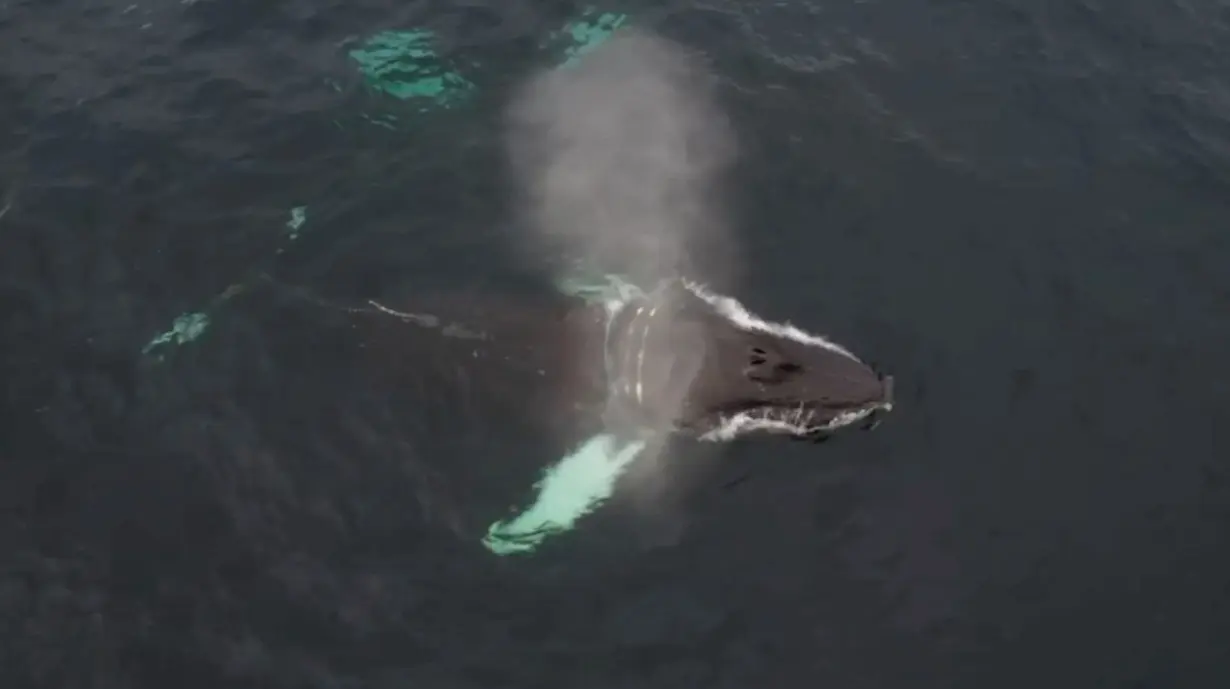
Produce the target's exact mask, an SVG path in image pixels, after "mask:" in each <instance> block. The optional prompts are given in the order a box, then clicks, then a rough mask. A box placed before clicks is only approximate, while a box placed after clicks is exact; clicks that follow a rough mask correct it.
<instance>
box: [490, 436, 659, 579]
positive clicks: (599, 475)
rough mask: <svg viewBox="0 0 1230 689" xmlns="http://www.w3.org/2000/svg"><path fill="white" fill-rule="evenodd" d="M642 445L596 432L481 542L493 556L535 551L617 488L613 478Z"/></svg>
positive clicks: (557, 464) (537, 484) (543, 479)
mask: <svg viewBox="0 0 1230 689" xmlns="http://www.w3.org/2000/svg"><path fill="white" fill-rule="evenodd" d="M644 448H645V441H643V440H634V441H632V442H626V441H621V440H619V439H617V438H616V437H615V436H613V435H611V434H609V433H600V434H598V435H596V436H594V437H592V438H590V439H589V440H588V441H586V442H585V443H583V444H582V445H581V446H580V447H578V448H577V449H576V450H575V451H574V452H572V453H570V454H568V455H565V456H564V457H563V458H561V459H560V460H559V461H558V462H556V463H555V464H553V465H552V466H550V467H549V468H548V469H547V470H546V472H545V473H544V475H543V478H542V480H541V481H539V482H538V483H536V484H534V489H535V490H536V491H537V492H538V495H537V498H536V499H535V500H534V504H533V505H531V506H530V508H529V509H527V510H525V511H524V512H522V513H520V514H518V515H517V516H516V517H514V518H512V519H510V520H507V521H498V522H496V523H494V524H492V525H491V526H490V527H489V528H488V529H487V535H486V536H485V537H484V538H483V545H485V546H486V547H487V549H488V550H490V551H491V552H493V553H495V554H496V555H509V554H513V553H525V552H530V551H533V550H534V549H535V548H537V547H538V546H539V545H541V544H542V542H543V541H544V540H546V539H547V538H550V537H551V536H553V535H555V534H558V533H562V532H564V531H568V530H570V529H572V528H573V527H574V526H576V523H577V520H579V519H581V518H582V517H584V516H585V515H587V514H589V513H591V512H593V511H594V510H595V509H597V508H598V507H600V506H601V505H602V504H603V503H604V502H606V501H607V499H609V498H610V497H611V494H612V493H613V492H615V482H616V481H617V480H618V479H619V477H620V475H622V474H623V472H624V470H625V469H627V468H628V465H629V464H631V463H632V460H634V459H636V456H637V455H638V454H640V451H641V450H642V449H644Z"/></svg>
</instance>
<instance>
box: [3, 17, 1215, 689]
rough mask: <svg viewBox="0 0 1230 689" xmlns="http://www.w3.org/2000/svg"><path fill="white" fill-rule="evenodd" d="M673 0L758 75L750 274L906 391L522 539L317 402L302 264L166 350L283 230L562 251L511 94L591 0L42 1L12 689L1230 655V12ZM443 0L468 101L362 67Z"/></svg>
mask: <svg viewBox="0 0 1230 689" xmlns="http://www.w3.org/2000/svg"><path fill="white" fill-rule="evenodd" d="M668 5H669V6H668V7H665V8H661V7H659V8H657V9H654V10H652V11H649V12H644V11H641V10H639V9H637V8H635V7H629V8H628V10H629V11H630V12H631V14H632V15H633V16H634V17H638V21H640V22H641V23H643V24H646V25H649V26H653V27H655V28H656V29H658V30H659V31H661V32H663V33H665V34H666V35H669V36H672V37H674V38H676V39H677V40H679V41H681V42H683V43H686V44H687V45H690V46H692V47H694V48H697V49H699V50H702V51H703V52H705V53H706V54H707V55H708V56H709V58H710V59H711V60H712V61H713V65H714V70H715V71H716V72H717V73H718V74H719V75H721V77H722V79H723V83H724V88H723V91H722V97H723V102H724V105H725V106H726V107H727V109H728V111H729V112H730V113H732V116H733V118H734V122H735V124H736V128H737V130H738V132H739V137H740V140H741V144H742V158H741V163H740V167H739V169H738V173H737V175H738V177H737V180H738V187H739V193H738V194H737V197H738V198H737V203H736V204H735V205H736V207H737V209H738V218H737V220H738V225H739V227H740V230H741V233H742V236H743V242H744V244H745V255H744V256H743V260H742V264H743V272H744V276H743V282H742V284H743V288H742V290H743V291H742V292H741V293H740V295H739V296H740V297H741V298H742V299H744V300H745V301H746V302H747V303H748V304H749V305H751V306H752V307H753V308H755V309H756V310H758V311H760V312H763V313H764V314H765V315H767V316H770V317H777V318H786V317H789V318H792V319H794V320H796V321H798V322H799V323H800V324H802V325H805V326H808V327H811V328H814V329H819V330H824V331H826V332H829V333H832V334H834V335H835V336H837V337H838V339H839V340H841V341H843V342H847V343H849V344H851V345H852V346H853V347H854V348H855V349H856V350H857V351H860V352H864V353H866V354H867V355H868V356H870V357H871V358H874V359H877V360H879V361H881V362H883V364H884V365H885V367H886V368H889V369H891V370H892V371H893V372H894V373H895V374H896V375H897V378H898V380H899V386H900V397H901V399H900V404H899V406H898V409H897V411H895V412H894V414H893V415H892V416H891V418H889V419H888V420H887V421H886V423H884V424H883V425H882V427H881V428H879V429H877V430H876V431H875V432H874V433H871V434H854V435H851V436H849V437H845V438H842V439H840V440H836V441H834V442H832V443H829V444H826V445H823V446H820V447H811V446H797V445H796V444H793V443H788V444H785V445H781V444H774V443H765V444H759V443H748V444H746V445H740V446H738V447H731V448H729V449H728V451H727V452H726V457H725V460H724V462H725V463H726V464H728V465H729V466H730V467H731V468H732V470H738V468H740V467H754V468H755V469H756V470H755V471H754V472H753V473H752V476H751V478H749V479H748V480H746V481H743V482H742V483H739V484H738V485H737V486H736V487H734V488H731V489H729V490H718V489H713V488H709V489H704V488H702V489H698V490H696V491H695V492H694V494H693V495H691V496H690V497H689V499H688V500H687V506H686V508H683V509H681V510H680V513H681V514H682V516H679V517H677V518H676V520H677V521H679V522H681V523H684V524H686V526H685V528H683V529H681V531H680V534H679V535H678V536H677V537H676V538H674V539H673V540H672V541H671V544H670V545H669V546H662V547H657V548H652V549H632V550H633V552H631V553H630V554H621V555H619V556H618V557H616V556H610V555H609V554H608V555H607V556H604V557H599V556H595V557H594V558H592V559H591V558H589V557H588V556H586V557H579V556H578V557H567V556H566V552H567V550H568V548H569V547H570V546H569V545H568V543H564V544H563V545H561V551H562V552H564V553H565V555H562V556H559V557H557V558H555V559H553V560H551V562H550V563H549V564H537V565H522V564H516V563H510V562H508V561H502V560H498V559H496V558H492V557H491V556H490V555H489V554H486V553H484V552H481V551H479V550H478V549H477V548H475V547H473V544H471V543H466V542H464V541H462V540H461V539H457V538H455V537H453V536H452V534H450V533H449V530H448V529H447V528H432V527H430V526H427V525H426V523H425V520H424V519H422V518H420V517H421V515H422V514H424V513H427V512H432V511H433V510H434V511H435V513H440V512H445V513H446V512H447V511H448V510H447V506H444V507H440V506H438V505H437V506H433V505H431V504H428V503H430V502H431V500H432V499H433V498H432V496H433V495H434V493H433V492H432V490H431V489H430V484H431V481H432V478H431V477H430V476H423V475H416V476H407V475H406V472H405V468H404V467H403V466H401V465H400V464H399V463H398V461H397V460H396V454H395V453H392V452H390V451H389V448H388V447H387V446H385V445H383V444H382V443H383V440H382V436H381V435H380V433H381V430H380V429H382V428H387V427H388V425H389V424H390V423H396V420H388V419H386V420H384V421H382V422H381V421H373V422H371V423H370V424H369V425H366V426H363V427H361V428H360V427H354V428H351V429H350V431H349V432H343V431H338V430H337V429H333V431H331V432H330V433H329V434H328V435H326V434H325V433H324V431H323V430H318V429H322V428H324V427H325V426H326V425H328V422H329V421H330V420H331V418H330V417H331V415H333V414H335V413H336V408H335V407H334V406H331V405H332V404H333V403H336V402H337V401H338V400H334V399H330V393H329V390H331V389H332V388H331V387H330V386H331V385H333V384H335V383H337V382H338V380H339V379H341V378H343V377H345V375H346V372H345V371H344V370H343V369H341V368H339V366H340V365H337V364H335V363H334V361H333V360H332V359H331V358H330V353H329V351H328V348H327V347H323V346H322V345H321V344H320V342H317V341H315V340H313V338H312V335H311V333H309V332H298V331H293V332H292V331H290V330H288V326H286V325H285V323H284V322H282V321H279V320H278V318H277V316H276V314H275V313H274V309H273V308H272V307H271V306H270V304H272V303H273V302H274V301H276V300H275V299H273V298H272V297H269V296H268V295H267V294H265V293H264V292H260V291H259V290H253V291H254V294H253V296H252V297H251V299H250V300H248V301H244V300H243V299H237V300H236V301H235V303H234V305H233V308H232V306H231V305H229V304H228V305H227V307H226V308H224V309H222V310H221V311H220V314H219V315H218V317H217V318H216V319H215V323H214V325H213V327H212V329H211V330H210V332H209V333H208V335H207V336H205V337H203V338H202V339H201V340H199V341H197V342H195V343H192V344H191V345H189V346H186V347H184V348H182V350H181V352H180V353H179V354H178V355H177V357H176V358H175V359H174V361H171V362H165V363H164V364H161V365H159V364H155V363H152V362H151V361H150V360H149V358H148V357H142V356H141V355H140V351H141V348H142V346H144V344H145V343H146V342H148V341H149V339H150V338H151V337H153V336H154V335H155V334H156V333H158V332H160V331H162V330H164V329H165V328H166V327H167V323H168V322H169V321H170V320H171V319H173V318H174V317H175V316H176V315H177V314H179V313H182V312H185V311H191V310H194V309H198V308H201V305H202V304H205V303H207V302H209V300H210V299H211V298H212V297H213V296H214V295H217V294H218V293H219V292H222V291H223V290H224V289H226V287H227V286H228V285H231V284H233V283H235V282H236V281H237V280H240V279H242V278H243V276H245V275H247V274H249V273H250V271H252V270H254V269H255V270H263V271H266V272H268V273H269V274H271V275H273V276H275V277H276V279H277V280H278V281H279V283H281V284H291V285H298V286H305V287H307V288H310V289H311V290H312V291H313V293H316V294H321V295H328V296H330V297H336V298H354V297H370V296H379V295H382V294H386V293H390V292H391V291H395V290H405V289H419V288H424V287H426V286H431V287H439V286H449V285H453V286H456V285H463V286H466V287H475V286H480V287H485V288H489V289H493V290H498V289H503V288H504V287H505V286H511V285H514V284H519V281H521V280H523V279H524V276H522V275H520V274H519V273H518V271H517V270H514V269H512V268H511V267H510V266H509V263H508V260H507V258H506V253H505V252H504V250H503V248H502V247H501V245H500V237H501V236H503V235H502V234H501V232H502V231H503V228H505V226H506V224H507V218H506V216H507V204H506V196H507V193H506V189H505V188H504V187H505V185H504V181H503V180H502V178H501V176H500V174H499V172H498V170H499V156H500V155H502V153H501V151H500V149H499V139H498V132H496V130H495V126H494V123H495V121H496V117H497V113H498V109H499V107H500V104H501V102H502V99H503V98H504V96H505V95H506V92H507V89H508V87H509V86H510V85H511V84H512V83H513V82H515V81H516V80H517V79H520V78H522V77H524V76H525V75H526V74H528V73H529V71H530V70H531V69H533V68H534V67H535V66H537V65H539V64H540V63H541V62H542V61H543V59H544V58H543V57H542V56H541V55H539V54H537V53H536V52H535V50H534V49H533V44H534V42H535V41H536V40H537V37H539V36H540V35H541V34H542V33H543V32H545V31H548V30H550V29H553V28H555V27H558V26H560V25H561V24H562V23H563V22H564V21H566V19H567V17H568V16H569V15H570V13H571V12H572V10H573V9H574V8H572V7H571V6H570V5H569V4H568V3H565V2H559V3H529V2H523V1H520V0H519V1H517V2H504V3H494V2H492V3H488V4H487V5H483V4H480V3H471V2H452V3H446V2H417V1H416V2H410V3H402V4H389V3H387V2H385V1H384V0H360V1H358V2H349V3H337V4H329V3H326V2H323V0H283V1H281V2H268V3H236V2H226V1H224V0H196V1H195V2H188V1H185V2H176V1H174V0H163V2H161V3H148V2H138V3H135V4H129V3H125V2H120V3H108V2H91V1H88V0H61V1H58V2H49V1H45V0H43V1H39V2H33V1H30V2H0V193H3V194H4V196H3V200H0V208H4V209H7V210H5V211H2V212H0V323H2V324H3V337H2V339H0V342H2V345H0V347H2V349H0V351H2V353H3V358H2V359H0V364H2V365H3V376H4V390H5V396H4V399H3V419H2V421H0V424H2V425H0V430H2V433H0V450H2V454H0V510H2V512H0V686H3V687H5V689H26V688H31V689H33V688H35V687H39V688H42V687H48V688H52V687H54V688H56V689H70V688H77V687H81V688H83V689H84V688H92V689H95V688H96V689H102V688H106V689H112V688H114V689H123V688H129V687H173V686H180V687H185V688H188V687H210V688H219V687H321V688H325V687H329V688H333V687H345V688H348V689H349V688H358V687H373V688H377V687H378V688H380V689H393V688H400V687H407V688H411V687H412V688H414V689H420V688H421V689H451V688H453V687H458V688H460V687H467V688H469V687H475V688H482V689H501V688H505V687H507V688H521V687H527V688H528V687H569V688H585V689H591V688H592V689H615V688H624V687H627V688H631V687H637V688H642V687H645V688H648V687H663V688H667V687H669V688H671V689H677V688H681V687H722V688H730V689H748V688H752V687H767V688H775V689H776V688H782V689H786V688H791V687H800V688H803V687H820V686H823V687H842V688H845V687H911V688H914V687H988V686H991V687H1037V686H1062V687H1074V688H1076V687H1080V688H1082V689H1091V688H1093V687H1125V688H1127V687H1131V688H1142V689H1143V688H1152V687H1185V688H1194V687H1225V686H1228V685H1230V650H1227V649H1230V555H1227V543H1228V541H1227V538H1228V537H1230V475H1228V474H1227V461H1228V460H1227V458H1230V423H1228V422H1230V382H1227V381H1228V380H1230V76H1228V75H1230V6H1228V5H1226V4H1225V3H1224V2H1222V1H1220V0H1183V1H1176V0H1166V1H1164V2H1138V1H1136V0H1127V1H1121V2H1116V3H1111V2H1097V1H1096V0H1086V1H1084V2H1067V3H1060V2H1024V1H1021V0H989V1H984V2H978V3H974V2H959V1H955V0H950V1H944V2H939V1H935V2H929V3H923V4H917V3H914V4H907V3H883V2H847V3H823V4H817V3H809V2H805V1H803V0H800V1H798V2H783V3H728V2H722V1H721V0H713V1H712V2H704V3H687V2H672V3H669V4H668ZM610 9H612V10H615V9H624V6H620V7H612V8H610ZM412 26H413V27H429V28H433V29H435V30H437V31H439V32H440V34H441V35H442V36H444V37H445V38H446V41H447V43H448V45H449V46H450V47H451V48H453V49H454V50H456V51H457V52H456V54H457V55H474V56H479V57H480V58H481V60H482V61H483V62H484V64H493V63H494V64H499V65H500V69H498V70H495V71H492V70H490V69H487V70H485V71H484V70H483V69H480V70H478V71H476V72H475V74H474V75H473V76H474V79H475V80H476V82H481V86H482V87H483V89H482V93H481V95H480V96H479V97H478V98H477V99H476V101H475V102H474V103H473V104H472V105H471V106H469V107H468V108H467V109H464V110H459V111H452V112H450V113H447V114H441V113H435V114H432V113H427V114H418V115H413V116H412V113H409V112H407V111H408V110H409V108H407V107H406V106H404V105H400V104H399V103H397V102H395V101H390V100H388V99H381V98H380V97H379V96H378V95H375V94H372V93H370V92H368V91H366V90H365V89H363V88H362V87H361V85H360V84H359V83H358V76H357V74H356V71H355V67H354V65H353V64H352V63H350V62H349V61H348V60H347V58H346V54H345V51H346V46H348V45H350V44H351V42H352V41H353V40H354V38H355V37H361V36H367V35H371V34H373V33H376V32H378V31H382V30H385V29H390V28H406V27H412ZM399 108H400V109H399ZM371 113H383V114H385V115H395V116H397V117H399V118H400V119H399V120H398V122H399V123H400V124H399V125H398V127H395V128H386V127H381V126H376V125H373V124H371V123H370V122H368V121H366V120H364V119H363V117H362V115H363V114H371ZM295 206H307V207H308V209H309V211H308V212H309V216H308V217H309V220H308V225H307V230H310V232H308V231H307V230H305V236H304V237H303V238H302V239H300V240H298V242H297V243H295V245H294V247H293V250H287V251H285V252H283V253H282V254H278V253H277V252H278V248H279V247H282V246H285V236H284V232H283V225H284V224H285V222H286V219H287V214H288V209H290V208H291V207H295ZM292 338H301V339H292ZM305 372H306V373H307V374H313V373H314V374H316V375H307V374H305ZM382 424H383V425H382ZM335 425H336V424H335ZM343 430H344V429H343ZM447 430H448V429H445V431H447ZM491 461H492V462H493V463H497V462H498V459H495V458H493V459H492V460H491ZM492 470H493V471H496V470H498V469H496V468H495V465H494V464H493V469H492ZM424 485H427V486H429V487H428V488H423V486H424ZM416 491H417V492H416ZM445 521H447V519H446V520H445ZM583 540H585V536H584V534H582V535H579V536H577V537H575V538H574V539H573V543H574V544H576V542H578V541H583ZM577 547H578V548H579V547H580V545H577Z"/></svg>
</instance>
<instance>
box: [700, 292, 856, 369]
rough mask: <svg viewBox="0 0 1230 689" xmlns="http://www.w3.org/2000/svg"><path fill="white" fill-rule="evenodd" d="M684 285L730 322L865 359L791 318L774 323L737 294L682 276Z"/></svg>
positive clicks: (741, 326) (745, 328) (748, 328)
mask: <svg viewBox="0 0 1230 689" xmlns="http://www.w3.org/2000/svg"><path fill="white" fill-rule="evenodd" d="M683 286H684V287H686V288H687V289H688V291H689V292H691V293H692V294H695V295H696V296H697V297H699V298H700V299H702V300H704V301H705V302H706V303H708V304H709V305H710V306H712V307H713V308H714V310H715V311H717V312H718V313H719V314H721V315H722V316H725V317H726V318H727V319H728V320H729V321H730V322H731V323H734V324H735V325H737V326H739V327H740V328H743V329H744V330H755V331H759V332H762V333H768V334H770V335H776V336H778V337H784V338H786V339H788V340H794V341H795V342H799V343H802V344H805V345H812V346H815V347H824V348H825V349H827V350H829V351H830V352H837V353H838V354H842V355H845V356H848V357H850V358H851V359H854V360H855V361H859V362H861V361H862V360H861V359H859V358H858V357H856V356H854V353H853V352H851V351H850V350H848V349H846V348H845V347H842V346H841V345H839V344H837V343H836V342H833V341H832V340H830V339H828V338H826V337H824V336H822V335H815V334H812V333H809V332H804V331H803V330H801V329H799V328H798V327H796V326H794V325H793V324H791V323H789V322H785V323H772V322H769V321H766V320H764V319H763V318H761V317H759V316H757V315H755V314H754V313H752V312H751V311H748V310H747V307H746V306H744V305H743V304H742V303H741V302H739V300H738V299H735V298H734V297H728V296H725V295H721V294H715V293H714V292H710V291H709V289H708V288H707V287H705V286H704V285H701V284H699V283H696V282H692V281H691V280H683Z"/></svg>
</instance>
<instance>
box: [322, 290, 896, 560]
mask: <svg viewBox="0 0 1230 689" xmlns="http://www.w3.org/2000/svg"><path fill="white" fill-rule="evenodd" d="M331 320H332V322H333V323H334V324H335V325H336V326H338V327H337V328H336V329H335V330H336V332H337V333H338V334H339V338H338V339H337V340H335V341H334V342H335V343H338V344H339V346H340V343H343V342H349V343H351V344H350V345H348V346H347V347H346V348H347V349H348V350H349V354H350V356H351V357H352V361H353V362H355V363H356V364H357V366H358V367H359V369H361V375H358V376H351V377H354V378H356V379H357V380H359V381H360V383H359V387H360V388H361V389H362V390H363V393H364V394H365V395H374V396H377V397H378V398H379V402H378V404H379V405H380V407H381V408H383V409H385V410H392V411H391V412H386V417H387V418H389V419H390V421H389V424H390V425H391V427H393V428H396V429H397V432H398V433H400V434H401V435H402V436H403V437H404V438H406V439H407V440H408V443H409V445H408V446H407V447H408V448H409V449H407V450H406V451H407V452H410V453H414V454H416V455H417V456H416V458H415V460H414V461H417V462H421V463H427V464H429V465H430V466H431V468H432V469H433V471H435V472H437V473H440V474H442V475H444V476H445V477H446V482H447V483H449V484H451V486H452V491H453V492H452V493H451V497H450V500H451V501H452V502H453V503H455V504H461V503H464V504H466V505H468V506H473V507H472V508H471V509H467V510H465V511H466V512H467V514H468V515H469V517H468V518H470V519H471V520H477V521H478V522H480V523H478V524H474V523H471V524H468V525H467V527H466V528H465V529H464V530H465V531H466V532H467V533H469V532H472V531H474V529H475V528H478V529H481V526H482V524H486V525H487V526H486V529H485V531H484V532H483V534H482V536H481V537H480V540H481V541H482V543H483V544H484V545H485V546H486V547H487V549H488V550H490V551H491V552H494V553H496V554H499V555H507V554H511V553H525V552H532V551H533V550H534V549H535V548H537V547H538V546H539V545H540V544H542V542H543V541H544V540H545V539H547V538H549V537H550V536H552V535H553V534H557V533H561V532H564V531H568V530H571V529H572V528H573V527H575V526H576V525H577V524H578V523H579V522H580V521H581V520H582V519H583V518H584V517H586V515H588V514H590V513H592V512H593V511H594V510H596V509H597V508H598V507H599V506H601V505H602V503H603V502H604V501H605V500H606V499H607V498H609V497H610V496H611V494H612V492H613V491H614V486H615V483H616V481H617V479H619V477H620V475H621V474H622V473H623V472H624V470H626V469H627V468H628V466H629V465H631V464H632V463H634V462H635V461H636V459H637V457H638V456H639V455H641V454H642V453H644V452H645V451H646V449H647V448H649V447H652V446H654V445H655V444H656V443H661V442H662V441H663V440H664V439H667V438H671V437H680V436H681V437H685V438H690V439H693V440H696V441H700V442H725V441H730V440H733V439H735V438H740V437H743V436H756V435H766V436H772V435H776V436H784V437H787V438H792V439H798V440H808V441H816V440H823V439H825V438H827V437H829V436H830V435H831V434H833V433H835V432H836V431H838V430H840V429H843V428H847V427H851V426H862V427H867V426H868V425H869V423H870V422H872V421H873V420H874V419H875V418H876V417H877V416H879V415H880V414H882V413H884V412H886V411H889V410H891V409H892V407H893V402H894V400H893V379H892V377H891V376H889V375H885V374H884V373H881V372H880V371H878V370H877V369H876V368H875V367H874V366H872V365H870V364H868V363H866V362H864V361H863V360H862V359H860V358H859V357H858V356H857V355H855V354H854V353H853V352H851V351H850V350H849V349H847V348H845V347H843V346H841V345H839V344H837V343H835V342H833V341H832V340H830V339H828V338H826V337H822V336H819V335H815V334H811V333H807V332H804V331H803V330H801V329H799V328H797V327H794V326H792V325H788V324H783V323H773V322H770V321H766V320H764V319H762V318H760V317H758V316H756V315H754V314H753V313H751V312H750V311H749V310H748V309H747V308H746V307H745V306H744V305H743V304H742V303H740V302H739V301H737V300H735V299H734V298H732V297H729V296H724V295H721V294H717V293H715V292H713V291H710V290H709V289H707V288H706V287H704V286H703V285H700V284H698V283H695V282H691V281H688V280H684V279H672V280H667V281H664V282H662V283H661V284H659V285H656V286H655V287H654V288H653V289H649V290H640V289H638V288H636V287H632V286H630V285H627V284H625V283H622V282H620V281H618V280H615V281H613V282H612V283H611V284H609V285H608V286H606V287H604V288H601V289H595V290H590V291H588V292H586V291H584V290H571V291H569V292H563V291H550V292H547V293H545V294H537V293H536V294H533V295H516V294H498V293H496V294H493V293H481V294H476V293H467V292H459V293H451V294H448V293H446V294H438V295H419V296H416V297H412V298H401V299H395V300H394V299H390V300H385V301H370V302H367V303H363V304H358V305H355V306H349V307H346V308H345V309H343V310H339V311H336V312H335V315H334V316H333V317H331ZM316 343H317V344H316V345H315V347H316V348H327V347H331V346H333V345H330V344H328V343H327V342H326V340H323V339H322V338H321V337H319V336H316ZM348 375H350V374H348ZM474 533H475V534H477V532H476V531H474Z"/></svg>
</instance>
